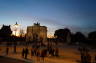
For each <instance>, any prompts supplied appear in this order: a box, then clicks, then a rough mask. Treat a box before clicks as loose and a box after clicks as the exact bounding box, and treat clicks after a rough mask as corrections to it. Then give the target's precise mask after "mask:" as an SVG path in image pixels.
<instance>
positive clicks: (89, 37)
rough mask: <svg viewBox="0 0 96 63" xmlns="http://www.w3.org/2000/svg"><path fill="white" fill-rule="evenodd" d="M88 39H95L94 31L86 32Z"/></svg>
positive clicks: (95, 32)
mask: <svg viewBox="0 0 96 63" xmlns="http://www.w3.org/2000/svg"><path fill="white" fill-rule="evenodd" d="M88 39H91V40H96V31H93V32H90V33H89V34H88Z"/></svg>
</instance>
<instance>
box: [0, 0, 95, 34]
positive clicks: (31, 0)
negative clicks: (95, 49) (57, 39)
mask: <svg viewBox="0 0 96 63" xmlns="http://www.w3.org/2000/svg"><path fill="white" fill-rule="evenodd" d="M16 21H17V22H18V24H20V25H21V27H22V28H26V27H27V26H31V25H33V23H35V22H40V23H41V25H45V26H47V27H48V33H49V34H52V33H53V31H54V30H56V29H58V28H64V27H68V28H70V29H71V30H72V31H73V32H76V31H82V32H83V33H87V32H90V31H94V30H96V0H0V25H2V24H5V25H13V24H15V22H16Z"/></svg>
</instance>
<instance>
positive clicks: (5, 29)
mask: <svg viewBox="0 0 96 63" xmlns="http://www.w3.org/2000/svg"><path fill="white" fill-rule="evenodd" d="M11 34H12V31H11V28H10V25H9V26H5V25H3V26H2V28H1V30H0V37H1V38H3V40H6V41H8V40H9V38H10V36H11Z"/></svg>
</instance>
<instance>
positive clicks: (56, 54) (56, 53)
mask: <svg viewBox="0 0 96 63" xmlns="http://www.w3.org/2000/svg"><path fill="white" fill-rule="evenodd" d="M55 56H59V50H58V48H56V49H55Z"/></svg>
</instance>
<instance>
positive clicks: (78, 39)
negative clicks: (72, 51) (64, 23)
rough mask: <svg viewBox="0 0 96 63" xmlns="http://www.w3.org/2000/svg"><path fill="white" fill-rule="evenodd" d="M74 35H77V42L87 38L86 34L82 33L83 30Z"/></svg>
mask: <svg viewBox="0 0 96 63" xmlns="http://www.w3.org/2000/svg"><path fill="white" fill-rule="evenodd" d="M74 37H75V42H84V41H85V39H86V37H85V35H84V34H82V33H81V32H76V34H75V35H74Z"/></svg>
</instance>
